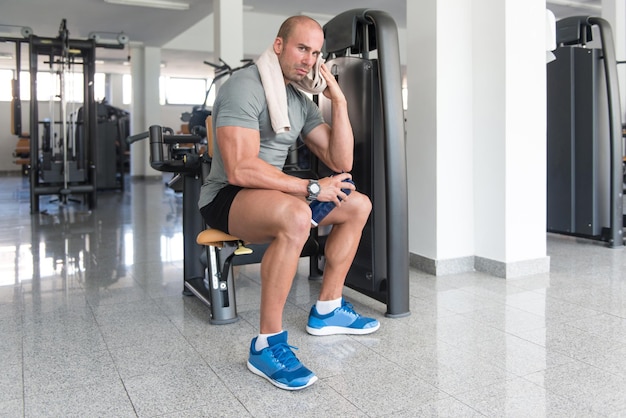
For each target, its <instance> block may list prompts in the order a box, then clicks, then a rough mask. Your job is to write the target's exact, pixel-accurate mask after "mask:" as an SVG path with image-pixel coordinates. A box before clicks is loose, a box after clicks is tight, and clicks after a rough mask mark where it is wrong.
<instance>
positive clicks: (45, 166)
mask: <svg viewBox="0 0 626 418" xmlns="http://www.w3.org/2000/svg"><path fill="white" fill-rule="evenodd" d="M22 36H23V39H18V38H0V41H4V42H7V41H8V42H14V43H15V44H16V60H17V65H16V67H17V78H16V80H14V88H13V105H12V108H11V109H12V113H13V117H12V131H13V133H14V134H16V135H23V134H22V132H21V131H22V115H21V102H20V98H19V76H20V72H21V71H20V70H21V68H20V65H21V45H22V44H23V43H26V44H28V47H29V71H30V91H31V100H30V127H29V129H30V132H29V133H28V136H29V150H28V152H27V153H26V152H24V151H22V152H20V156H21V157H24V156H25V155H26V154H28V158H29V160H30V161H29V164H28V169H27V172H28V175H29V180H30V209H31V213H36V212H39V197H40V196H42V195H56V196H57V197H58V199H59V201H60V202H61V203H66V202H67V201H68V200H71V197H70V196H72V195H77V194H78V195H84V196H86V198H87V203H88V206H89V208H94V207H95V206H96V203H97V197H96V189H97V181H96V180H97V178H96V177H97V172H96V161H97V152H98V151H97V131H96V124H97V113H96V103H95V98H94V76H95V51H96V48H98V47H103V48H115V49H122V48H124V45H125V44H127V43H128V38H127V37H126V36H125V35H123V34H120V35H119V36H118V37H117V42H105V41H100V39H99V35H97V34H95V35H93V36H92V35H90V38H89V39H70V37H69V30H68V28H67V23H66V20H65V19H63V20H62V21H61V25H60V27H59V33H58V36H57V37H56V38H47V37H39V36H36V35H34V34H33V33H32V31H31V30H30V28H26V29H23V30H22ZM40 57H44V59H46V61H45V62H44V63H45V64H47V65H48V68H49V71H50V75H51V80H55V82H58V85H57V86H58V89H56V88H55V90H54V91H51V96H50V100H49V104H50V109H49V114H50V117H49V118H47V119H44V120H40V119H39V103H38V100H37V74H38V66H39V59H40ZM77 68H79V69H80V73H82V91H83V104H82V109H81V120H80V121H78V120H77V114H78V112H70V111H69V110H71V109H68V99H67V97H66V94H67V92H68V90H70V88H69V87H71V85H72V83H73V81H72V80H71V79H69V77H70V75H71V74H74V71H75V69H77ZM76 73H77V74H78V72H76ZM66 87H67V88H66ZM57 98H58V99H59V100H58V103H57ZM57 107H58V109H57ZM57 118H58V120H56V119H57Z"/></svg>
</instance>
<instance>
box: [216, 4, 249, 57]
mask: <svg viewBox="0 0 626 418" xmlns="http://www.w3.org/2000/svg"><path fill="white" fill-rule="evenodd" d="M213 43H214V45H213V51H214V56H215V58H216V59H215V61H217V58H221V59H222V60H224V62H226V63H227V64H228V65H230V66H231V67H233V68H234V67H238V66H239V65H240V64H241V62H240V61H241V60H242V59H243V1H242V0H213ZM216 63H217V62H216Z"/></svg>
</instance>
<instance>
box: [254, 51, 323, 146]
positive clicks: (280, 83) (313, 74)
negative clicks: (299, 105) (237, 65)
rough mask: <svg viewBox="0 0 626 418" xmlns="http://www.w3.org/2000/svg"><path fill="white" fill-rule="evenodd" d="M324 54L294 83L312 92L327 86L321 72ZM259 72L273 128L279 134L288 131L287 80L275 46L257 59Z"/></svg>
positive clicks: (321, 90)
mask: <svg viewBox="0 0 626 418" xmlns="http://www.w3.org/2000/svg"><path fill="white" fill-rule="evenodd" d="M322 62H323V60H322V56H321V54H320V56H319V57H318V59H317V62H316V63H315V65H314V66H313V68H312V69H311V71H309V74H307V76H306V77H305V78H303V79H302V80H301V81H299V82H297V83H294V82H292V84H293V85H294V86H296V87H297V88H299V89H300V90H303V91H305V92H307V93H311V94H319V93H321V92H323V91H324V89H325V88H326V80H324V77H322V75H321V74H320V66H321V65H322ZM256 65H257V68H258V69H259V74H260V75H261V83H263V90H265V99H266V100H267V108H268V110H269V112H270V121H271V122H272V129H274V132H276V133H277V134H279V133H281V132H286V131H288V130H289V129H290V128H291V124H290V123H289V110H288V108H287V90H286V88H285V80H284V78H283V73H282V70H281V69H280V64H279V63H278V56H277V55H276V53H275V52H274V47H273V46H270V47H269V48H268V49H267V50H266V51H265V52H263V53H262V54H261V56H260V57H259V59H257V60H256Z"/></svg>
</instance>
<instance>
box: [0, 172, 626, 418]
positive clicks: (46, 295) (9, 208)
mask: <svg viewBox="0 0 626 418" xmlns="http://www.w3.org/2000/svg"><path fill="white" fill-rule="evenodd" d="M164 179H165V178H164ZM0 196H1V197H0V225H1V230H2V233H1V234H0V242H1V246H0V336H1V337H0V353H1V355H0V370H2V373H0V416H6V417H20V416H25V417H44V416H45V417H48V416H49V417H71V416H75V417H94V416H100V417H107V416H109V417H135V416H138V417H157V416H159V417H160V416H168V417H170V416H171V417H174V416H175V417H187V416H188V417H217V416H232V417H245V416H249V417H274V416H298V417H300V416H302V417H307V416H315V417H391V416H393V417H416V416H442V417H444V416H446V417H447V416H449V417H458V416H492V417H503V416H510V417H523V416H527V417H541V416H550V417H552V416H585V417H587V416H598V417H600V416H624V415H626V390H625V389H624V388H626V274H625V273H624V272H625V271H626V270H625V267H626V257H625V253H624V251H626V250H623V249H609V248H607V247H605V246H604V245H602V244H600V243H596V242H591V241H586V240H579V239H574V238H570V237H562V236H556V235H550V234H549V235H548V255H549V256H550V257H551V272H550V273H549V274H543V275H537V276H531V277H524V278H519V279H510V280H504V279H500V278H496V277H491V276H487V275H484V274H480V273H465V274H458V275H452V276H444V277H434V276H430V275H427V274H424V273H421V272H419V271H416V270H411V273H410V275H411V277H410V295H411V311H412V314H411V315H410V316H408V317H406V318H400V319H390V318H386V317H385V316H384V311H385V308H384V305H383V304H381V303H379V302H377V301H374V300H372V299H370V298H368V297H365V296H363V295H361V294H359V293H357V292H354V291H352V290H350V289H346V292H345V296H346V297H347V298H348V299H349V300H350V301H351V302H353V303H354V305H355V307H356V308H357V310H359V311H360V312H362V313H364V314H367V315H370V316H374V317H376V318H378V319H379V320H380V321H381V323H382V326H381V329H380V330H379V331H378V332H377V333H375V334H372V335H369V336H330V337H313V336H309V335H308V334H306V332H305V330H304V327H305V323H306V318H307V314H308V310H309V308H310V306H311V304H312V303H313V302H314V300H315V299H316V296H317V290H318V288H319V282H316V281H309V280H308V278H307V277H306V275H307V271H308V269H307V261H306V260H305V259H303V260H302V263H301V268H300V270H299V273H298V277H296V279H295V281H294V285H293V289H292V291H291V294H290V297H289V301H288V306H287V308H286V312H285V328H286V329H287V330H288V331H289V332H290V343H291V344H292V345H294V346H297V347H299V350H298V351H297V355H298V356H299V358H300V359H301V360H302V361H303V363H304V364H306V365H307V366H308V367H309V368H311V369H312V370H314V371H315V372H316V373H317V375H318V376H319V378H320V380H319V381H318V382H317V383H316V384H315V385H313V386H312V387H310V388H307V389H305V390H303V391H299V392H288V391H283V390H280V389H277V388H275V387H274V386H272V385H271V384H269V383H268V382H267V381H265V380H264V379H261V378H259V377H257V376H255V375H253V374H252V373H250V372H249V371H248V370H247V368H246V366H245V362H246V358H247V353H248V347H249V343H250V339H251V338H252V337H253V336H254V335H255V333H256V332H257V324H258V313H257V312H258V302H259V286H260V284H259V267H258V265H250V266H243V267H237V268H236V270H235V274H236V286H237V302H238V305H237V307H238V312H239V315H240V318H241V319H240V320H239V321H238V322H236V323H234V324H230V325H210V324H209V322H208V309H207V307H206V306H204V305H203V304H202V303H200V301H199V300H198V299H196V298H195V297H185V296H182V295H181V290H182V277H183V262H182V254H183V252H182V250H183V241H182V232H181V227H182V223H181V209H182V207H181V206H182V200H181V198H180V196H178V195H176V194H175V193H174V192H172V191H171V190H169V189H167V188H166V187H165V186H164V181H161V180H146V181H130V182H129V184H128V187H127V188H126V190H125V191H124V192H121V191H109V192H103V193H100V194H99V198H98V208H97V209H96V210H93V211H89V210H87V209H86V208H85V207H84V206H82V205H81V204H80V203H74V202H69V203H68V204H66V205H60V204H59V203H58V202H50V200H51V199H52V198H53V197H54V196H42V197H41V202H42V203H41V212H40V213H39V214H35V215H31V214H30V201H29V187H28V181H27V179H26V178H23V177H21V176H19V175H6V174H5V175H2V176H0Z"/></svg>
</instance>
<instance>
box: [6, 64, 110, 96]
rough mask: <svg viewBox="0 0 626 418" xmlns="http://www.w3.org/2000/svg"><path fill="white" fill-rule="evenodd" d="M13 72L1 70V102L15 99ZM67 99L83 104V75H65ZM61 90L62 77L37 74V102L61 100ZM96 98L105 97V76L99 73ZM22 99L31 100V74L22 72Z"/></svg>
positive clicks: (96, 81)
mask: <svg viewBox="0 0 626 418" xmlns="http://www.w3.org/2000/svg"><path fill="white" fill-rule="evenodd" d="M13 74H14V71H13V70H0V101H5V102H10V101H11V99H12V98H13V91H12V89H13V87H12V80H13ZM65 76H66V77H65V97H66V99H67V102H68V103H82V102H83V87H84V86H83V84H84V82H83V74H82V73H67V74H66V75H65ZM60 88H61V82H60V77H59V75H58V74H56V73H49V72H38V73H37V100H39V101H48V100H50V99H51V98H52V99H53V100H55V101H59V100H61V99H60V97H59V92H60ZM94 96H95V99H96V100H102V99H103V98H104V97H105V75H104V74H102V73H97V74H95V76H94ZM20 98H21V99H22V100H25V101H26V100H30V73H29V72H28V71H22V72H21V73H20Z"/></svg>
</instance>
